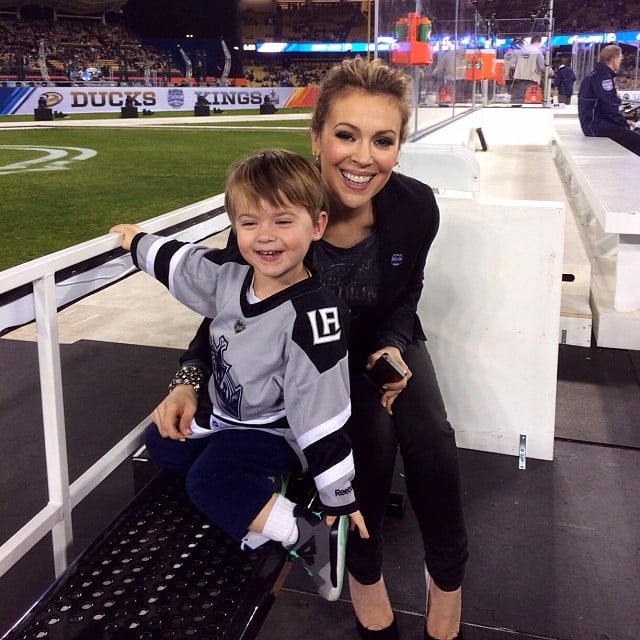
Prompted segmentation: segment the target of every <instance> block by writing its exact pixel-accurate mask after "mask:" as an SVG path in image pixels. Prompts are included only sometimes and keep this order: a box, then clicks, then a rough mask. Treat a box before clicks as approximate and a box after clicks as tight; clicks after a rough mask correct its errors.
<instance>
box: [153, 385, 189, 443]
mask: <svg viewBox="0 0 640 640" xmlns="http://www.w3.org/2000/svg"><path fill="white" fill-rule="evenodd" d="M197 407H198V396H197V395H196V392H195V389H194V388H193V387H192V386H191V385H190V384H179V385H177V386H176V387H175V388H174V389H173V391H171V393H169V395H167V397H166V398H165V399H164V400H163V401H162V402H161V403H160V404H159V405H158V406H157V407H156V408H155V409H154V410H153V413H152V414H151V417H152V418H153V421H154V422H155V424H156V426H157V427H158V432H159V433H160V435H161V436H162V437H163V438H171V440H184V439H185V438H186V437H187V436H188V435H189V434H190V433H191V429H190V427H189V425H190V424H191V420H193V416H195V415H196V409H197Z"/></svg>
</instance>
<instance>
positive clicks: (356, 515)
mask: <svg viewBox="0 0 640 640" xmlns="http://www.w3.org/2000/svg"><path fill="white" fill-rule="evenodd" d="M337 517H338V516H325V519H324V522H325V524H326V525H327V526H328V527H330V526H331V525H332V524H333V523H334V522H335V521H336V518H337ZM355 529H357V530H358V533H359V534H360V537H361V538H368V537H369V532H368V531H367V525H366V524H365V523H364V518H363V517H362V514H361V513H360V510H358V511H354V512H353V513H350V514H349V531H354V530H355Z"/></svg>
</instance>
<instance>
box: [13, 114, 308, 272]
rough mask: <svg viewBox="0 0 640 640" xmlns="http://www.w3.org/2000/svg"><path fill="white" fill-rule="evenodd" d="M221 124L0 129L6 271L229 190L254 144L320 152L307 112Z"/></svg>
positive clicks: (300, 151) (306, 151)
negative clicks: (235, 165) (229, 176)
mask: <svg viewBox="0 0 640 640" xmlns="http://www.w3.org/2000/svg"><path fill="white" fill-rule="evenodd" d="M144 122H145V124H149V120H148V119H146V120H145V121H144ZM70 124H71V123H69V122H65V125H70ZM198 124H199V125H200V123H198ZM214 124H216V126H215V128H213V127H212V126H211V125H214ZM217 124H218V123H215V122H214V121H213V119H212V120H211V121H209V122H207V123H206V125H207V126H204V125H203V126H198V127H197V128H196V127H189V126H188V125H184V126H179V127H173V126H172V127H158V128H149V127H146V126H145V127H131V126H128V127H127V128H119V127H101V126H97V123H96V126H95V127H93V126H91V127H88V126H83V127H79V126H78V127H74V126H60V127H54V128H37V129H35V128H34V129H31V128H25V129H22V128H16V129H11V130H9V129H2V130H0V193H1V194H2V196H1V197H2V205H1V206H0V227H1V228H2V234H1V236H0V269H6V268H8V267H11V266H15V265H17V264H20V263H22V262H25V261H27V260H31V259H34V258H37V257H40V256H43V255H46V254H48V253H52V252H54V251H58V250H60V249H63V248H65V247H69V246H72V245H74V244H77V243H79V242H84V241H85V240H89V239H91V238H95V237H97V236H100V235H103V234H104V233H106V232H107V230H108V228H109V227H110V225H112V224H114V223H116V222H125V221H126V222H138V221H141V220H145V219H147V218H150V217H153V216H157V215H160V214H162V213H166V212H168V211H171V210H173V209H176V208H178V207H182V206H185V205H187V204H190V203H192V202H196V201H198V200H201V199H203V198H206V197H209V196H212V195H215V194H218V193H221V192H222V191H223V187H224V180H225V175H226V171H227V168H228V166H229V164H230V163H231V162H232V161H233V160H235V159H236V158H238V157H240V156H242V155H244V154H245V153H248V152H249V151H251V150H255V149H258V148H261V147H274V146H276V147H284V148H288V149H291V150H293V151H297V152H298V153H301V154H303V155H305V156H306V157H310V155H311V151H310V143H309V134H308V131H307V123H306V121H304V120H302V121H300V120H299V121H297V122H295V121H294V122H292V121H285V120H283V121H273V120H272V121H270V122H269V123H268V124H267V123H266V122H261V121H260V120H259V119H256V120H255V121H251V118H250V116H249V115H247V116H246V117H245V118H243V119H242V122H241V123H238V122H234V123H219V124H220V127H218V126H217ZM225 127H231V128H230V129H227V130H225ZM243 127H246V128H243ZM257 127H259V129H258V130H257V131H256V128H257ZM287 129H289V130H287Z"/></svg>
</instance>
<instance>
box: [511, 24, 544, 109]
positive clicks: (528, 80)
mask: <svg viewBox="0 0 640 640" xmlns="http://www.w3.org/2000/svg"><path fill="white" fill-rule="evenodd" d="M541 45H542V38H541V37H540V36H532V37H531V43H530V44H525V45H524V46H523V47H522V48H521V49H520V50H518V52H517V56H516V65H515V68H514V70H513V88H512V92H511V102H512V103H513V104H522V103H523V102H524V98H525V93H526V91H527V87H528V86H529V85H530V84H536V85H538V86H540V83H541V82H542V77H543V75H544V55H543V54H542V51H541V50H540V47H541Z"/></svg>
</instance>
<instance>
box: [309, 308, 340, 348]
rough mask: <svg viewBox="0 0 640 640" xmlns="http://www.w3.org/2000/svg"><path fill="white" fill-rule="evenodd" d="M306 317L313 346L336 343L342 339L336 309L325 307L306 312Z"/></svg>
mask: <svg viewBox="0 0 640 640" xmlns="http://www.w3.org/2000/svg"><path fill="white" fill-rule="evenodd" d="M307 317H308V318H309V323H310V324H311V331H312V332H313V344H314V345H315V344H325V343H326V342H337V341H338V340H340V339H341V337H342V328H341V327H340V318H339V317H338V308H337V307H325V308H324V309H316V310H314V311H307Z"/></svg>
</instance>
